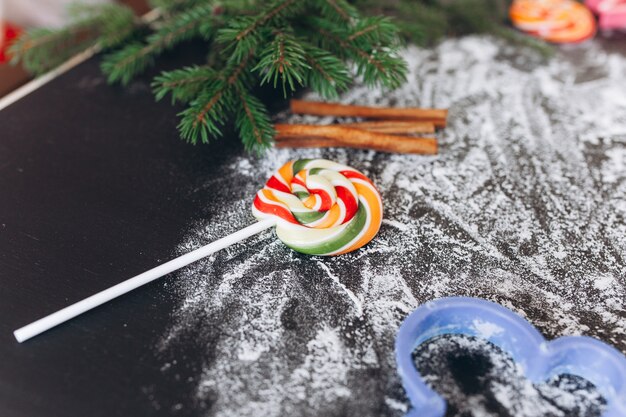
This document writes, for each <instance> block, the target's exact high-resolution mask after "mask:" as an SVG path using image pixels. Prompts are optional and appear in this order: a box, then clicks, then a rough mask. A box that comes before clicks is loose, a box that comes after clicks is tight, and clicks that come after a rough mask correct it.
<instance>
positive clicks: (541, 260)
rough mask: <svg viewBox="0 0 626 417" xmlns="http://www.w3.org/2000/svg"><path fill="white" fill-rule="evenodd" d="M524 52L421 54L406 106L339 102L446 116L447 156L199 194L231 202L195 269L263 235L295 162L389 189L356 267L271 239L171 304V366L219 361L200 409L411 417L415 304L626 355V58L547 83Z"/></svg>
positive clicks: (200, 387) (227, 176)
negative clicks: (264, 191) (301, 171)
mask: <svg viewBox="0 0 626 417" xmlns="http://www.w3.org/2000/svg"><path fill="white" fill-rule="evenodd" d="M518 52H519V51H518V50H517V49H514V48H512V47H510V46H506V44H504V43H502V42H501V41H498V40H495V39H493V38H489V37H467V38H463V39H460V40H449V41H446V42H444V43H443V44H441V45H440V46H438V47H436V48H434V49H432V50H421V49H417V48H409V49H408V50H407V51H406V53H405V57H406V59H407V61H408V62H409V67H410V74H409V83H408V84H407V85H405V86H404V87H403V88H401V89H399V90H397V91H394V92H381V91H371V90H368V89H366V88H365V87H362V86H355V87H354V88H353V89H351V90H350V91H348V92H347V93H345V94H344V95H343V96H342V98H341V101H343V102H346V103H358V104H363V105H368V104H369V105H389V106H398V107H403V106H421V107H438V108H448V107H449V108H450V113H449V119H448V127H447V128H446V129H445V130H444V131H442V132H440V134H439V135H438V137H439V139H440V154H439V155H438V156H435V157H427V156H415V155H390V154H383V153H374V152H370V151H353V150H344V149H336V150H323V151H322V150H271V151H269V152H268V153H267V155H265V156H264V157H262V158H255V157H251V156H248V155H242V156H237V157H233V159H232V160H229V161H225V162H224V166H223V169H222V171H221V172H223V175H222V176H221V177H220V178H207V179H206V182H204V183H203V184H202V185H201V186H200V187H199V188H198V189H197V190H196V192H197V193H209V192H210V193H211V195H212V196H213V197H214V198H215V199H216V203H212V204H211V205H210V206H209V207H207V213H206V219H207V220H206V223H204V224H197V225H195V226H194V229H193V230H194V231H193V232H191V233H190V234H189V236H188V237H187V239H186V241H185V242H183V243H182V244H181V245H180V247H179V248H178V252H179V253H183V252H186V251H188V250H191V249H195V248H197V247H199V246H201V245H203V244H206V243H208V242H210V241H212V240H215V239H217V238H219V237H222V236H225V235H226V234H229V233H231V232H234V231H236V230H238V229H240V228H242V227H244V226H247V225H249V224H250V223H251V222H253V221H254V218H253V217H252V215H251V212H250V205H251V202H252V199H253V196H254V194H255V192H256V191H257V190H258V189H259V188H261V187H262V185H263V183H264V181H265V180H266V179H267V178H268V177H269V176H270V175H271V173H272V172H273V171H274V170H275V169H276V168H278V167H279V166H280V165H282V164H283V163H284V162H285V161H287V160H290V159H297V158H303V157H307V158H311V157H313V158H315V157H324V158H328V159H333V160H336V161H338V162H341V163H345V164H348V165H351V166H353V167H355V168H357V169H359V170H361V171H362V172H364V173H365V174H366V175H368V176H369V177H370V178H372V180H373V181H374V182H375V183H376V184H377V186H378V187H379V189H380V190H381V193H382V196H383V203H384V207H385V213H384V214H385V220H384V221H383V226H382V229H381V231H380V233H379V235H378V236H377V237H376V238H375V239H374V240H373V241H372V242H371V243H370V244H368V245H367V246H366V247H364V248H363V249H361V250H358V251H356V252H353V253H351V254H348V255H344V256H341V257H336V258H320V257H309V256H304V255H300V254H297V253H295V252H293V251H291V250H289V249H288V248H286V247H285V246H284V245H283V244H282V243H281V242H280V241H279V240H278V239H277V238H276V237H275V235H274V232H273V231H267V232H264V233H262V234H260V235H258V236H256V237H253V238H251V239H249V240H248V241H246V242H244V243H240V244H237V245H235V246H233V247H230V248H228V249H226V250H223V251H221V252H220V253H217V254H216V255H215V256H213V257H211V258H210V259H206V260H203V261H200V262H198V263H196V264H194V265H192V266H190V267H188V268H187V269H185V270H183V271H182V272H180V273H179V274H178V276H177V277H176V279H175V280H174V283H173V284H171V285H170V287H171V286H172V285H173V286H174V293H175V294H176V296H177V297H179V298H180V300H181V301H180V306H179V307H178V310H177V311H175V312H174V313H173V318H172V323H171V326H170V330H169V332H168V333H167V334H165V335H163V337H162V340H161V341H160V343H159V346H158V347H157V349H158V354H159V355H163V357H175V356H176V352H177V351H178V350H180V349H182V347H183V346H185V344H189V343H193V344H195V345H197V346H198V347H199V349H200V351H201V352H203V355H204V356H203V357H200V358H193V360H194V361H196V362H197V363H198V364H199V369H198V375H197V376H196V377H195V378H194V384H193V385H194V389H193V392H190V398H189V401H188V403H186V404H185V408H192V409H196V410H198V414H200V415H207V416H234V415H237V416H257V415H263V416H283V415H299V416H300V415H311V416H313V415H315V416H319V415H324V416H333V415H337V416H339V415H341V416H344V415H351V416H352V415H354V416H357V415H358V416H370V415H371V416H374V415H376V416H378V415H394V416H395V415H402V414H403V413H404V411H405V410H406V407H407V402H406V400H405V398H404V395H403V391H402V389H401V387H400V384H399V380H398V377H397V374H396V367H395V360H394V356H393V345H394V337H395V333H396V330H397V328H398V326H399V324H400V322H401V321H402V319H403V318H404V317H406V315H408V314H409V313H410V312H411V311H412V310H413V309H414V308H415V307H416V306H417V305H418V304H421V303H423V302H425V301H427V300H430V299H434V298H438V297H444V296H450V295H467V296H476V297H482V298H485V299H488V300H493V301H496V302H498V303H500V304H502V305H504V306H507V307H509V308H512V309H513V310H515V311H517V312H518V313H520V314H522V315H523V316H525V317H527V318H529V319H530V321H531V322H532V323H533V324H534V325H536V326H537V327H538V328H539V329H540V330H541V331H542V332H543V333H544V335H546V337H548V338H554V337H558V336H560V335H566V334H587V335H590V336H594V337H598V338H600V339H602V340H604V341H606V342H608V343H611V344H613V345H615V346H617V347H618V348H619V349H620V350H622V351H626V312H625V311H624V300H625V297H626V291H625V285H626V261H625V260H624V256H625V254H626V222H625V221H624V219H625V216H626V169H625V166H626V82H624V80H626V57H624V56H621V55H618V54H610V53H607V52H603V50H602V49H601V47H600V46H599V45H598V44H596V43H588V44H586V45H582V46H577V47H575V48H572V49H570V50H568V51H565V55H564V56H560V55H559V56H557V57H555V58H553V59H552V60H551V61H550V62H548V63H547V64H542V63H540V62H539V60H538V59H537V58H536V57H535V56H534V54H533V53H532V52H528V51H526V52H524V53H521V54H518V55H516V54H517V53H518ZM309 98H315V96H314V95H311V96H309ZM289 120H290V121H292V122H297V121H306V122H316V123H329V122H331V121H332V119H331V118H314V117H302V116H292V117H290V119H289ZM225 183H226V184H228V186H227V187H224V186H223V184H225ZM188 360H192V359H188ZM166 365H167V366H165V368H164V369H165V370H164V371H163V374H164V378H168V376H170V375H171V374H172V371H171V366H169V365H170V364H169V363H168V364H166Z"/></svg>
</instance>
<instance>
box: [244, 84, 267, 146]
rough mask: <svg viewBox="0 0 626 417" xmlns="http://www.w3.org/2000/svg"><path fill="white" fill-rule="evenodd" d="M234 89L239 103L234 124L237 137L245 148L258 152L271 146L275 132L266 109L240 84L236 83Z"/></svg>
mask: <svg viewBox="0 0 626 417" xmlns="http://www.w3.org/2000/svg"><path fill="white" fill-rule="evenodd" d="M235 91H236V94H237V98H238V103H239V109H238V111H237V118H236V120H235V126H236V127H237V130H238V131H239V137H240V138H241V139H242V141H243V143H244V145H245V147H246V149H247V150H249V151H257V152H259V153H260V152H262V151H263V150H265V149H266V148H269V147H270V146H271V144H272V143H273V139H274V135H275V134H276V132H275V131H274V126H273V124H272V122H271V120H270V116H269V114H268V111H267V109H266V108H265V106H264V105H263V103H261V101H259V99H258V98H256V97H254V96H253V95H251V94H250V93H249V92H248V91H246V90H245V89H244V88H242V86H241V85H239V84H236V85H235Z"/></svg>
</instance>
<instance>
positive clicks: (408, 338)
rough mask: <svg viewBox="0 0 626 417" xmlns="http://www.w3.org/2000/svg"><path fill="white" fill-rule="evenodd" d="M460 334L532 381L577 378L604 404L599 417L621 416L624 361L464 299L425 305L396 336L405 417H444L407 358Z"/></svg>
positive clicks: (625, 401) (598, 346) (625, 394)
mask: <svg viewBox="0 0 626 417" xmlns="http://www.w3.org/2000/svg"><path fill="white" fill-rule="evenodd" d="M443 334H464V335H468V336H476V337H480V338H483V339H485V340H488V341H489V342H491V343H493V344H495V345H496V346H498V347H500V348H501V349H502V350H504V351H505V352H507V353H509V354H510V355H511V356H512V357H513V359H514V360H515V361H516V362H517V363H518V364H520V365H521V367H522V369H523V370H524V374H525V375H526V377H527V378H528V379H530V380H531V381H532V382H535V383H538V382H542V381H545V380H547V379H549V378H551V377H552V376H555V375H559V374H564V373H567V374H572V375H578V376H581V377H583V378H585V379H587V380H588V381H590V382H592V383H593V384H595V386H596V387H597V388H598V390H599V392H600V393H601V394H602V395H603V396H604V398H605V399H606V400H607V408H606V410H605V412H604V414H603V415H602V416H603V417H625V416H626V357H624V355H622V354H621V353H620V352H619V351H617V350H616V349H615V348H613V347H611V346H609V345H607V344H605V343H602V342H600V341H598V340H596V339H593V338H590V337H586V336H565V337H560V338H558V339H555V340H552V341H547V340H546V339H544V337H543V336H542V335H541V333H539V331H537V329H536V328H535V327H533V326H532V325H531V324H530V323H529V322H527V321H526V320H524V319H523V318H522V317H520V316H518V315H517V314H515V313H514V312H512V311H511V310H509V309H507V308H505V307H502V306H500V305H498V304H495V303H492V302H489V301H486V300H481V299H477V298H468V297H449V298H440V299H438V300H434V301H429V302H427V303H425V304H423V305H421V306H420V307H418V308H417V309H416V310H415V311H414V312H413V313H411V314H410V315H409V316H408V317H407V318H406V319H405V320H404V322H403V323H402V326H400V330H399V331H398V335H397V337H396V362H397V364H398V372H399V373H400V377H401V379H402V383H403V385H404V389H405V391H406V394H407V396H408V397H409V400H410V401H411V405H412V406H413V408H412V409H411V410H410V411H409V412H408V413H407V417H418V416H419V417H443V416H444V414H445V411H446V402H445V401H444V399H443V398H441V397H440V396H439V395H438V394H437V393H436V392H435V391H433V390H432V389H430V388H429V387H428V386H427V385H426V383H425V382H424V380H423V379H422V377H421V375H420V374H419V372H418V371H417V368H416V367H415V364H414V362H413V358H412V353H413V351H414V350H415V348H416V347H417V346H418V345H420V344H421V343H423V342H425V341H426V340H428V339H430V338H432V337H435V336H439V335H443Z"/></svg>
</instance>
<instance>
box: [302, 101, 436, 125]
mask: <svg viewBox="0 0 626 417" xmlns="http://www.w3.org/2000/svg"><path fill="white" fill-rule="evenodd" d="M290 107H291V112H292V113H294V114H313V115H316V116H347V117H363V118H366V119H388V120H419V121H425V122H432V123H434V124H435V126H437V127H445V125H446V118H447V116H448V110H446V109H421V108H411V107H407V108H392V107H367V106H355V105H349V104H338V103H324V102H321V101H305V100H291V102H290Z"/></svg>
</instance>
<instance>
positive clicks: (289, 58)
mask: <svg viewBox="0 0 626 417" xmlns="http://www.w3.org/2000/svg"><path fill="white" fill-rule="evenodd" d="M151 4H152V5H153V6H154V7H157V8H158V11H159V13H158V17H157V18H156V19H154V20H153V21H151V22H145V21H139V20H138V19H133V18H132V15H129V10H128V9H126V8H123V7H121V6H99V7H98V8H95V7H92V8H91V9H89V13H87V14H84V13H83V16H82V17H80V16H78V15H77V17H76V19H75V20H74V21H73V22H72V23H71V24H70V25H69V26H68V27H66V28H63V29H60V30H46V31H39V32H36V31H34V32H31V33H29V34H28V35H27V36H24V37H22V38H21V39H20V40H19V41H18V42H17V43H16V44H15V45H14V47H13V49H12V53H13V54H14V56H15V59H16V60H21V61H23V62H24V63H26V65H27V67H28V68H29V69H31V70H32V71H35V72H42V71H45V70H47V69H49V68H50V65H51V64H57V63H58V62H60V61H62V60H64V59H65V58H66V56H64V57H59V59H58V60H52V57H53V55H54V54H55V53H56V52H57V51H58V50H61V49H62V48H65V46H66V44H67V43H69V42H78V43H77V46H76V47H75V48H74V49H71V51H68V52H67V54H66V55H68V54H71V53H73V52H75V51H76V50H77V49H78V47H79V46H78V45H80V47H84V46H85V44H94V43H97V44H98V45H99V46H100V47H101V48H102V49H105V50H107V49H110V51H108V52H107V53H106V54H105V56H104V58H103V60H102V65H101V67H102V70H103V72H104V73H105V74H106V76H107V79H108V81H109V82H111V83H114V82H119V83H122V84H127V83H129V82H130V81H131V80H132V79H133V78H134V77H136V76H137V75H138V74H141V73H142V72H144V71H145V70H146V69H147V68H149V67H150V66H151V65H153V64H154V63H155V61H156V59H157V57H158V56H159V55H160V54H162V53H163V52H164V51H167V50H169V49H172V48H174V47H175V46H176V45H178V44H179V43H181V42H184V41H187V40H190V39H201V40H203V41H204V42H205V43H206V45H207V49H208V58H207V62H206V63H205V64H204V65H197V66H190V67H184V68H179V69H175V70H172V71H166V72H163V73H161V74H160V75H159V76H157V77H156V78H155V79H154V81H153V83H152V87H153V89H154V93H155V96H156V98H157V100H161V99H163V98H164V97H166V96H168V95H169V96H170V97H171V100H172V102H182V103H186V105H187V108H186V109H184V110H183V111H182V112H181V113H180V114H179V116H180V123H179V125H178V127H179V130H180V133H181V136H182V137H183V138H184V139H185V140H187V141H189V142H191V143H198V142H202V143H206V142H209V141H210V140H211V139H212V138H215V137H218V136H220V135H221V134H222V130H223V127H224V125H225V123H226V122H227V121H228V120H229V119H230V118H232V120H233V121H234V125H235V127H236V129H237V130H238V132H239V136H240V137H241V140H242V142H243V143H244V145H245V147H246V148H247V149H249V150H253V151H262V150H263V149H265V148H267V147H268V146H270V145H271V143H272V139H273V136H274V133H275V132H274V129H273V126H272V123H271V121H270V116H269V113H268V111H267V109H266V107H265V106H264V104H263V103H262V102H261V101H260V100H259V99H258V98H257V97H256V96H255V95H254V93H253V92H254V89H255V88H256V87H257V86H258V85H263V84H271V85H273V86H274V87H275V88H280V89H282V93H283V95H284V96H287V94H290V93H292V92H293V91H295V90H296V89H298V88H300V87H310V88H312V89H313V90H315V91H317V92H319V93H320V94H321V95H322V96H324V97H327V98H334V97H337V96H338V94H339V92H340V91H343V90H345V89H346V88H347V87H348V85H349V84H350V82H351V81H352V80H353V79H354V77H356V76H359V77H362V78H363V80H364V81H365V82H366V83H367V84H369V85H381V86H384V87H390V88H393V87H397V86H398V85H400V83H401V82H402V81H403V80H404V77H405V74H406V65H405V63H404V61H403V60H402V59H401V58H400V57H399V56H398V54H397V48H398V46H399V43H398V41H397V29H396V27H395V25H394V24H393V23H392V21H391V20H390V19H388V18H381V17H369V18H363V17H361V16H360V15H359V13H358V12H357V10H356V8H355V7H354V6H352V5H350V4H349V3H348V2H347V1H346V0H310V1H301V0H271V1H260V0H230V1H228V2H226V1H223V2H219V1H214V0H151ZM312 16H313V17H314V18H312ZM83 31H85V32H88V33H89V36H86V35H82V32H83ZM76 34H81V36H82V38H81V37H80V36H79V40H78V41H77V40H76V38H75V36H76ZM349 68H354V69H355V70H354V71H351V70H350V69H349Z"/></svg>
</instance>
